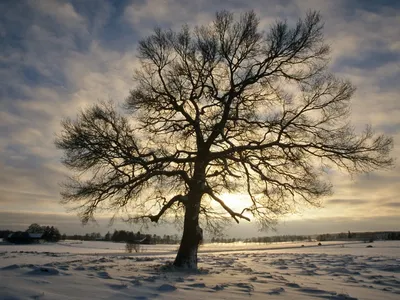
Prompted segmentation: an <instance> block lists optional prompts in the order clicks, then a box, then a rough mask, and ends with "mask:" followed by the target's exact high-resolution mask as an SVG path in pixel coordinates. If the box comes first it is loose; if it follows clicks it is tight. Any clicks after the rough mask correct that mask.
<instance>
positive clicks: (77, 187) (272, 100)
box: [56, 11, 392, 268]
mask: <svg viewBox="0 0 400 300" xmlns="http://www.w3.org/2000/svg"><path fill="white" fill-rule="evenodd" d="M258 25H259V21H258V19H257V17H256V15H255V13H254V12H248V13H245V14H242V15H241V16H240V17H239V18H238V19H235V18H234V15H233V14H232V13H229V12H226V11H222V12H219V13H217V14H216V18H215V20H214V21H213V23H211V24H209V25H207V26H201V27H196V28H194V29H190V28H189V27H188V26H184V27H183V28H182V29H181V30H180V31H178V32H174V31H172V30H161V29H156V30H155V31H154V34H152V35H151V36H149V37H147V38H145V39H143V40H142V41H140V43H139V46H138V53H139V59H140V62H141V67H140V68H139V69H137V70H136V72H135V75H134V79H135V86H134V88H133V89H132V90H131V91H130V94H129V97H128V98H127V99H126V101H125V103H124V107H122V108H118V107H116V106H115V105H113V104H112V103H101V104H98V105H95V106H93V107H91V108H89V109H86V110H84V111H82V112H81V113H80V114H79V115H78V117H77V119H75V120H70V119H68V120H65V121H64V122H63V132H62V133H61V134H60V136H59V137H58V139H57V141H56V145H57V146H58V147H59V148H60V149H62V150H64V157H63V163H64V164H65V165H66V166H67V167H68V168H70V169H72V170H74V171H75V174H76V176H74V177H72V178H70V181H68V183H67V184H66V185H65V188H64V190H63V192H62V196H63V199H64V201H65V202H72V203H73V204H74V205H75V207H77V208H78V209H79V210H80V216H81V218H82V220H83V222H87V221H88V220H90V219H91V218H93V217H94V215H95V213H96V212H101V211H104V210H106V211H110V210H114V211H119V210H121V209H124V208H126V209H125V210H126V213H127V214H128V218H129V220H131V221H141V220H149V221H152V222H158V221H159V220H160V218H162V217H164V218H165V217H166V216H168V214H169V213H172V214H173V215H175V216H178V217H179V216H181V217H182V218H183V219H184V223H183V225H184V228H183V236H182V240H181V244H180V248H179V251H178V254H177V256H176V259H175V265H176V266H179V267H187V268H197V250H198V246H199V243H200V241H201V240H202V229H201V227H200V224H201V221H199V217H200V216H204V220H205V222H208V224H214V223H213V220H215V219H214V218H216V219H217V220H221V218H220V217H221V215H220V213H221V210H220V209H222V210H223V211H224V212H225V213H226V215H227V216H229V217H231V218H233V219H234V220H235V221H236V222H239V220H240V219H245V220H250V217H252V218H253V217H254V219H256V220H258V221H259V222H260V224H261V225H264V226H268V225H270V224H271V223H273V222H274V221H275V220H276V218H277V217H279V215H281V214H283V213H287V212H289V211H291V210H292V209H294V208H296V205H297V204H298V205H303V204H304V203H309V204H311V205H317V204H318V203H319V202H318V199H320V198H321V196H324V195H326V194H328V193H329V192H330V189H331V185H330V184H329V181H327V179H326V178H327V176H324V175H323V174H324V171H326V170H330V169H331V168H333V167H338V168H340V169H345V170H347V171H349V172H368V171H371V170H375V169H379V168H385V167H389V166H390V165H391V164H392V159H391V158H390V157H389V156H388V155H389V151H390V149H391V147H392V139H391V138H389V137H386V136H383V135H376V134H374V133H373V132H372V130H371V129H370V128H369V127H367V128H366V129H365V131H363V132H360V133H356V132H355V130H354V129H353V127H352V126H351V125H350V124H349V122H348V121H349V104H350V103H349V101H350V99H351V96H352V94H353V92H354V88H353V87H352V85H351V84H350V83H349V82H348V81H345V80H341V79H338V78H336V77H334V76H333V75H332V74H330V73H329V72H328V69H327V62H328V54H329V49H328V47H327V46H326V45H325V44H324V40H323V35H322V24H321V21H320V16H319V14H318V13H316V12H310V13H308V14H307V16H306V17H305V18H304V19H303V20H299V21H298V22H297V24H295V25H294V26H292V27H290V26H289V25H288V24H287V23H286V22H276V23H274V24H273V25H272V26H271V28H270V29H269V31H266V32H264V31H260V30H259V28H258ZM224 193H225V194H226V193H231V194H235V193H236V194H241V195H243V194H246V195H247V196H248V201H244V202H243V206H244V207H243V210H240V211H236V210H234V208H233V207H229V206H228V205H227V203H225V202H224V201H223V199H222V198H221V195H223V194H224Z"/></svg>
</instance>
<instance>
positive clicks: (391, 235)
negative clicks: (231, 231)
mask: <svg viewBox="0 0 400 300" xmlns="http://www.w3.org/2000/svg"><path fill="white" fill-rule="evenodd" d="M345 240H354V241H374V240H400V232H399V231H379V232H350V231H348V232H347V233H346V232H340V233H325V234H319V235H312V236H311V235H276V236H264V237H252V238H246V239H237V238H223V237H222V238H212V239H211V243H234V242H239V241H241V242H244V243H280V242H296V241H345Z"/></svg>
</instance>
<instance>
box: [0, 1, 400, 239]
mask: <svg viewBox="0 0 400 300" xmlns="http://www.w3.org/2000/svg"><path fill="white" fill-rule="evenodd" d="M222 9H225V10H230V11H232V12H235V13H238V14H239V13H241V12H244V11H248V10H254V11H255V12H256V13H257V15H258V17H259V18H260V27H261V29H263V30H268V28H269V24H271V23H272V22H274V21H275V20H277V19H282V18H284V19H286V20H288V22H289V23H291V22H293V21H296V20H297V19H298V18H299V17H303V16H304V15H305V14H306V12H307V11H308V10H310V9H312V10H318V11H320V13H321V15H322V19H323V20H324V23H325V27H324V33H325V38H326V42H327V43H328V44H329V45H330V46H331V49H332V53H331V64H330V69H331V71H332V72H334V73H335V74H336V75H337V76H340V77H342V78H346V79H349V80H351V82H352V83H353V84H354V85H355V86H356V87H357V91H356V93H355V95H354V97H353V99H352V106H351V108H352V116H351V121H352V123H353V124H354V126H355V127H356V128H357V129H361V128H363V127H364V126H365V125H366V124H371V125H372V127H373V128H374V129H375V131H376V132H377V133H386V134H388V135H391V136H392V137H393V139H394V148H393V151H392V156H393V157H394V158H395V159H397V162H396V165H395V167H394V168H393V169H391V170H388V171H378V172H373V173H370V174H364V175H359V176H353V177H350V176H349V175H347V174H346V173H344V172H340V171H337V172H334V173H332V175H331V182H332V184H333V186H334V189H333V192H334V193H333V195H332V196H329V197H327V198H325V199H324V200H323V207H322V208H318V209H316V208H308V207H305V208H302V209H300V211H299V212H298V213H296V214H294V215H290V216H285V217H284V218H282V220H281V223H280V225H278V227H277V231H276V232H268V233H259V232H257V228H256V227H255V225H252V224H244V225H240V226H237V225H236V226H233V227H232V228H230V229H228V230H227V234H228V235H232V236H235V235H239V236H246V235H251V236H256V235H265V234H314V233H322V232H340V231H347V230H351V231H367V230H400V185H399V182H400V167H399V163H398V161H399V158H400V146H399V144H400V84H399V83H400V38H399V37H400V1H397V0H392V1H389V0H365V1H363V0H353V1H346V0H331V1H322V0H268V1H267V0H246V1H243V0H242V1H239V0H229V1H213V0H200V1H183V0H171V1H162V0H147V1H146V0H141V1H136V0H134V1H125V0H119V1H105V0H104V1H101V0H85V1H82V0H76V1H74V0H71V1H61V0H35V1H29V0H25V1H24V0H20V1H15V0H2V1H0V229H6V228H9V229H13V230H18V229H19V230H21V229H26V228H27V227H28V226H29V224H31V223H34V222H36V223H41V224H51V225H56V226H57V227H58V228H59V229H60V230H61V231H62V232H66V233H73V232H76V233H78V232H92V231H96V232H97V231H99V232H103V233H104V232H107V230H110V228H109V227H107V224H108V222H107V218H105V217H102V216H99V218H98V220H99V222H98V224H97V225H96V224H92V225H88V226H86V227H82V226H81V225H80V222H79V219H78V217H77V216H76V215H75V213H73V212H71V211H69V210H68V208H67V207H65V206H62V205H61V204H60V195H59V193H60V186H59V184H60V183H61V182H62V181H63V180H65V176H67V175H68V174H69V173H68V171H67V170H66V169H65V167H63V166H62V164H61V163H60V158H61V156H62V153H61V152H60V151H59V150H57V149H56V148H55V146H54V139H55V137H56V135H57V134H58V133H60V130H61V125H60V122H61V120H62V119H63V118H65V117H72V118H73V117H74V116H76V114H77V113H78V112H79V110H80V109H82V108H84V107H87V106H88V105H91V104H93V103H96V102H98V101H100V100H109V99H112V100H114V101H116V102H122V101H123V100H124V99H125V98H126V97H127V96H128V93H129V90H130V88H132V86H133V84H134V82H133V78H132V74H133V70H134V69H135V68H136V67H137V65H138V60H137V57H136V47H137V43H138V41H139V40H140V39H141V38H143V37H146V36H147V35H149V34H150V33H151V32H152V30H153V28H154V27H156V26H159V27H163V28H175V29H179V28H180V27H181V26H182V25H183V24H189V25H191V26H193V25H199V24H206V23H208V22H210V21H211V20H212V19H213V17H214V15H215V12H216V11H219V10H222ZM115 226H120V227H121V228H130V229H132V230H136V228H134V227H127V226H125V225H123V224H121V223H119V222H117V223H115ZM113 228H114V227H113ZM166 228H167V229H166ZM150 230H151V231H152V232H154V233H165V232H176V229H174V228H173V227H165V226H163V227H162V228H150Z"/></svg>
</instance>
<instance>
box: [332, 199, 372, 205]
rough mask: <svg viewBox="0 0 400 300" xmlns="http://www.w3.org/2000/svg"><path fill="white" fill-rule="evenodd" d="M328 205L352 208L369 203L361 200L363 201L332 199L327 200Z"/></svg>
mask: <svg viewBox="0 0 400 300" xmlns="http://www.w3.org/2000/svg"><path fill="white" fill-rule="evenodd" d="M326 203H327V204H328V205H336V204H340V205H350V206H353V205H356V206H358V205H363V204H366V203H368V201H367V200H361V199H330V200H327V201H326Z"/></svg>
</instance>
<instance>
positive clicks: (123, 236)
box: [0, 224, 400, 244]
mask: <svg viewBox="0 0 400 300" xmlns="http://www.w3.org/2000/svg"><path fill="white" fill-rule="evenodd" d="M25 232H29V233H42V234H43V235H42V239H43V240H45V241H51V242H56V241H58V240H60V239H61V240H66V239H67V240H81V241H112V242H134V243H141V244H177V243H179V237H178V235H176V234H175V235H166V234H165V235H163V236H159V235H156V234H153V235H151V234H146V233H141V232H136V233H134V232H133V231H126V230H115V231H114V232H113V233H110V232H107V234H105V235H104V236H103V235H101V234H100V233H98V232H93V233H86V234H84V235H79V234H73V235H66V234H60V232H59V231H58V229H57V228H56V227H54V226H40V225H38V224H32V225H30V226H29V228H28V229H27V230H26V231H25ZM11 233H13V231H11V230H0V238H2V239H7V237H8V236H9V235H10V234H11ZM344 240H354V241H356V240H361V241H374V240H400V232H399V231H379V232H350V231H348V232H347V233H346V232H341V233H325V234H319V235H276V236H264V237H251V238H244V239H243V238H226V237H213V238H212V239H211V240H209V241H210V242H211V243H235V242H244V243H279V242H296V241H344Z"/></svg>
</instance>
